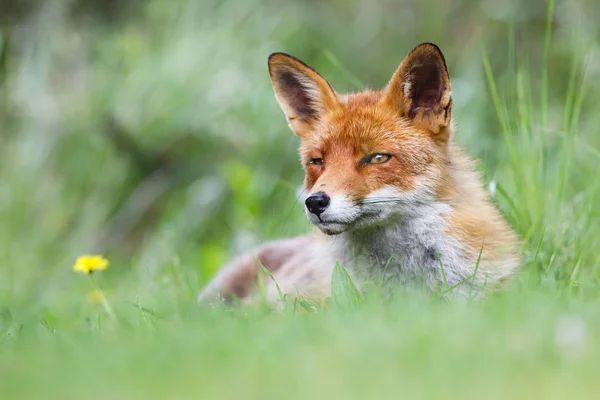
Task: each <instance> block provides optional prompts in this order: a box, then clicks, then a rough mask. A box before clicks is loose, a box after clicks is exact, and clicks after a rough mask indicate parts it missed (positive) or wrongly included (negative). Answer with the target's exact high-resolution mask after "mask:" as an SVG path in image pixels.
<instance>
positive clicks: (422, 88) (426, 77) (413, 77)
mask: <svg viewBox="0 0 600 400" xmlns="http://www.w3.org/2000/svg"><path fill="white" fill-rule="evenodd" d="M429 58H430V59H427V60H425V62H424V63H423V64H421V65H418V66H415V67H413V68H412V69H411V70H410V71H409V73H408V81H409V82H410V96H409V97H410V98H411V99H412V105H411V107H410V110H409V112H408V116H409V118H415V117H416V115H417V113H418V112H419V111H433V110H435V108H436V106H437V105H438V104H439V103H440V101H441V99H442V94H443V89H444V82H443V75H442V74H443V73H444V71H441V70H440V64H439V63H438V62H437V61H438V60H437V59H435V58H433V59H431V58H432V57H429Z"/></svg>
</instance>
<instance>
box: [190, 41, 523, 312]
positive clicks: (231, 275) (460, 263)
mask: <svg viewBox="0 0 600 400" xmlns="http://www.w3.org/2000/svg"><path fill="white" fill-rule="evenodd" d="M268 66H269V74H270V76H271V81H272V83H273V88H274V90H275V97H276V98H277V101H278V102H279V104H280V105H281V108H282V109H283V112H284V114H285V116H286V118H287V121H288V125H289V127H290V128H291V130H292V131H293V132H294V133H295V134H296V135H297V136H298V137H299V138H300V142H301V144H300V156H301V160H302V163H303V167H304V170H305V173H306V175H305V180H304V186H305V188H306V193H307V196H306V198H305V201H304V202H305V211H306V215H307V217H308V219H309V220H310V222H311V223H312V224H313V225H314V226H315V227H316V228H317V230H316V231H315V233H313V234H311V235H306V236H300V237H296V238H288V239H283V240H279V241H273V242H267V243H265V244H264V245H263V246H261V247H259V248H257V249H255V250H254V251H251V252H250V253H248V254H245V255H242V256H241V257H239V258H237V259H235V260H234V261H232V262H231V263H230V264H229V265H226V266H224V267H223V268H222V269H221V270H220V271H219V272H218V274H217V275H216V277H215V278H214V279H213V280H212V281H211V282H210V283H209V284H208V286H207V287H206V288H205V289H204V290H203V291H202V292H201V293H200V295H199V297H198V299H199V301H200V302H202V303H205V302H211V301H212V300H215V299H217V298H225V299H231V298H239V299H241V300H243V301H250V300H252V299H253V297H254V296H255V295H256V282H257V278H258V274H259V272H260V271H261V266H264V267H266V268H267V269H268V270H269V271H270V272H271V274H272V275H273V277H274V280H275V282H276V283H277V286H278V287H279V289H280V290H281V291H282V292H283V293H285V294H286V295H287V296H290V297H302V298H304V299H308V300H312V301H315V302H321V301H323V300H324V299H326V298H327V297H328V296H329V295H330V286H331V274H332V271H333V267H334V266H335V264H336V263H338V262H339V263H340V264H342V265H343V266H344V267H346V268H347V270H348V271H349V273H350V274H351V275H352V277H353V279H354V280H355V283H357V284H358V285H359V286H362V285H364V284H365V283H366V282H370V281H371V282H381V283H382V288H383V290H384V291H388V292H391V291H394V290H402V289H403V288H407V287H412V286H414V285H419V287H422V288H423V290H425V291H426V292H434V291H436V290H440V289H444V288H447V287H450V288H453V289H452V291H453V292H454V293H456V294H457V295H459V296H466V295H467V294H471V293H479V294H483V293H485V292H486V291H489V290H491V289H493V288H498V287H499V286H500V285H501V284H503V283H504V282H506V281H508V280H509V279H510V278H511V277H512V276H513V275H514V274H515V272H516V270H517V267H518V265H519V263H520V260H519V254H518V247H519V242H518V238H517V236H516V235H515V234H514V232H513V231H512V230H511V228H510V226H509V225H508V224H507V222H506V221H505V220H504V218H503V217H502V215H501V214H500V212H499V211H498V209H497V208H496V207H495V206H494V205H493V203H492V202H491V201H490V199H489V196H488V194H487V192H486V191H485V190H484V189H483V184H482V183H483V182H482V179H481V177H480V176H479V174H478V173H477V172H476V171H475V168H474V163H473V161H471V160H470V159H469V158H468V157H467V156H466V155H465V154H463V152H462V151H461V150H460V149H459V148H458V147H457V146H456V145H454V144H453V143H452V134H453V126H452V93H451V88H450V77H449V74H448V70H447V67H446V62H445V60H444V56H443V55H442V52H441V51H440V49H439V48H438V47H437V46H436V45H435V44H432V43H423V44H420V45H418V46H417V47H416V48H414V49H413V50H412V51H411V52H410V53H409V54H408V55H407V56H406V58H405V59H404V60H403V61H402V63H401V64H400V66H399V67H398V69H397V70H396V71H395V72H394V74H393V75H392V78H391V80H390V81H389V83H388V85H387V86H386V87H385V88H384V89H382V90H380V91H371V90H366V91H363V92H360V93H353V94H340V93H337V92H336V91H335V90H334V89H333V88H332V87H331V85H330V84H329V83H328V82H327V81H326V80H325V79H324V78H323V77H322V76H321V75H319V73H317V72H316V71H315V70H314V69H312V68H311V67H309V66H308V65H307V64H305V63H303V62H302V61H300V60H298V59H297V58H294V57H292V56H290V55H288V54H284V53H274V54H271V56H270V57H269V61H268ZM261 273H262V272H261ZM265 281H266V294H267V297H268V298H269V300H271V301H273V302H276V301H277V300H278V299H279V294H278V290H277V288H276V286H275V284H274V282H272V281H271V280H270V279H267V280H265Z"/></svg>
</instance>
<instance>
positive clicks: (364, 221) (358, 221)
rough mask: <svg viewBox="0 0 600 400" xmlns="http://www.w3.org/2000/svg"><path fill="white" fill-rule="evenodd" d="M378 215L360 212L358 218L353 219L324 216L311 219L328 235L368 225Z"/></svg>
mask: <svg viewBox="0 0 600 400" xmlns="http://www.w3.org/2000/svg"><path fill="white" fill-rule="evenodd" d="M376 217H377V215H376V214H375V213H368V214H360V215H358V216H356V218H354V219H352V220H349V221H348V220H339V219H327V218H323V217H319V218H318V219H317V218H312V217H311V218H310V221H311V222H312V223H313V225H315V226H316V227H317V228H319V229H320V230H321V232H323V233H325V234H326V235H337V234H340V233H342V232H345V231H348V230H351V229H355V228H358V227H360V226H364V225H368V222H369V221H373V220H376V219H377V218H376Z"/></svg>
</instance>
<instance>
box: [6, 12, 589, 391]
mask: <svg viewBox="0 0 600 400" xmlns="http://www.w3.org/2000/svg"><path fill="white" fill-rule="evenodd" d="M598 21H600V2H599V1H598V0H570V1H567V0H549V1H541V0H532V1H519V0H504V1H502V0H411V1H409V0H401V1H392V0H329V1H317V0H298V1H286V2H284V1H274V0H273V1H269V0H265V1H260V0H223V1H212V0H202V1H191V0H187V1H183V0H146V1H141V0H129V1H118V0H103V1H99V0H87V1H85V0H52V1H50V0H47V1H42V0H39V1H35V0H0V140H1V142H0V398H2V399H13V398H19V399H22V398H38V399H39V398H57V399H61V400H62V399H66V398H84V397H85V398H87V399H96V398H97V399H105V398H113V399H130V398H160V399H164V398H173V399H183V398H191V399H192V398H193V399H197V398H223V399H231V398H240V397H243V398H261V399H264V398H276V399H281V398H286V399H294V398H297V399H309V398H323V396H320V395H322V394H323V393H327V396H326V398H330V399H337V398H339V399H345V400H346V399H351V398H356V399H364V398H390V397H394V396H392V395H391V394H394V395H398V396H401V395H404V396H405V397H407V398H421V397H422V398H448V397H460V398H461V399H464V398H469V397H471V398H475V399H481V398H484V397H486V396H487V397H486V398H527V399H529V398H532V397H533V398H536V397H542V398H561V399H562V398H565V397H569V398H594V396H596V395H597V393H598V392H599V391H600V387H599V386H598V385H599V381H598V379H597V366H598V365H599V361H598V360H600V343H599V342H598V338H600V317H599V314H598V309H600V290H599V288H600V255H599V253H598V250H597V249H598V248H600V224H599V223H598V222H599V221H600V173H599V165H600V112H599V110H600V25H599V24H598ZM423 41H432V42H435V43H437V44H438V45H439V46H440V47H441V48H442V50H443V51H444V53H445V55H446V60H447V63H448V67H449V71H450V75H451V79H452V87H453V97H454V107H453V111H454V121H455V124H456V128H457V129H456V135H455V140H456V141H457V142H459V143H460V144H461V145H463V147H465V148H466V149H467V151H468V153H469V154H471V155H472V156H473V157H475V158H477V159H478V160H480V163H479V166H478V167H479V169H480V170H481V171H482V172H483V174H484V175H485V178H486V181H493V182H494V185H492V187H494V188H495V190H491V192H493V195H494V196H493V197H494V201H496V202H497V203H498V205H499V207H500V208H501V210H502V212H503V213H504V214H505V215H506V217H507V219H508V220H509V222H510V223H511V225H512V226H513V227H514V228H515V230H516V231H517V232H518V233H519V235H520V236H521V237H522V239H523V246H522V251H523V260H524V262H523V268H522V272H521V273H520V274H519V275H518V276H517V277H516V279H515V281H514V284H513V285H511V286H510V287H508V288H507V289H506V291H504V292H503V293H501V294H499V295H498V296H492V297H491V298H490V299H488V300H487V301H485V302H481V303H472V302H467V303H466V304H465V303H461V302H453V301H447V302H439V301H436V299H435V298H433V299H429V300H424V299H419V298H412V297H409V298H406V299H400V301H399V302H398V303H393V304H387V303H385V302H382V301H377V299H374V300H373V301H371V300H369V301H366V305H365V306H364V307H359V309H358V310H341V311H340V310H338V309H335V308H334V307H331V308H326V309H324V310H320V311H319V312H317V313H311V312H310V311H315V310H314V309H311V308H310V307H309V308H308V311H306V310H304V309H300V310H299V309H298V308H297V307H296V304H294V305H293V307H288V308H287V309H286V311H285V312H284V313H272V312H270V311H269V310H265V309H264V308H261V307H258V308H257V309H256V310H254V309H251V310H247V309H241V310H230V309H228V310H221V309H216V310H204V309H200V308H198V307H197V306H196V305H195V296H196V294H197V292H198V290H199V289H200V288H201V287H202V286H203V285H204V284H205V283H206V282H207V280H208V279H209V278H210V277H211V276H212V275H213V274H214V273H215V271H216V270H217V269H218V268H219V266H220V265H222V264H223V263H224V262H226V261H227V260H229V259H231V258H232V257H234V256H235V255H236V254H238V253H240V252H242V251H244V250H247V249H249V248H251V247H252V246H254V245H256V244H258V243H260V242H262V241H263V240H266V239H271V238H278V237H285V236H291V235H294V234H298V233H302V232H307V231H309V230H310V229H311V227H310V226H309V224H308V222H307V221H306V219H305V216H304V212H303V207H302V201H299V197H298V196H299V189H300V187H301V185H302V177H303V173H302V170H301V167H300V164H299V162H298V155H297V146H298V139H297V138H296V137H294V135H293V134H292V132H291V131H290V130H289V129H288V128H287V126H286V122H285V118H284V116H283V113H282V112H281V110H280V108H279V106H278V104H277V102H276V101H275V98H274V96H273V90H272V88H271V82H270V79H269V76H268V73H267V57H268V55H269V54H270V53H271V52H274V51H285V52H288V53H291V54H293V55H295V56H297V57H299V58H301V59H302V60H304V61H305V62H307V63H308V64H310V65H312V66H313V67H315V68H316V69H317V70H318V71H320V72H321V73H322V74H323V75H324V76H325V77H326V78H327V79H328V80H329V81H330V82H331V83H332V85H333V86H334V87H335V88H336V89H337V90H338V91H341V92H344V91H358V90H361V89H363V88H365V87H373V88H381V87H383V86H384V85H385V84H386V82H387V81H388V79H389V78H390V77H391V75H392V73H393V72H394V70H395V69H396V68H397V66H398V65H399V63H400V62H401V60H402V59H403V58H404V56H405V55H406V54H407V53H408V51H409V50H410V49H412V48H413V47H414V46H416V45H417V44H418V43H420V42H423ZM88 253H92V254H94V253H99V254H102V255H104V256H106V257H107V258H108V259H110V261H111V264H110V267H109V268H108V269H107V270H106V271H102V272H99V273H98V274H95V275H94V278H95V279H96V284H97V285H99V286H100V287H101V288H102V290H103V291H104V293H105V296H106V297H105V298H106V299H107V303H102V302H101V303H100V304H97V303H98V301H97V300H96V301H94V299H93V298H91V299H90V298H89V292H90V290H91V289H92V287H93V285H90V283H91V282H90V280H89V279H88V277H86V276H83V275H81V274H75V273H74V272H73V271H72V270H71V268H72V265H73V263H74V261H75V259H76V257H77V256H79V255H81V254H88ZM334 300H335V299H334ZM379 300H381V299H379Z"/></svg>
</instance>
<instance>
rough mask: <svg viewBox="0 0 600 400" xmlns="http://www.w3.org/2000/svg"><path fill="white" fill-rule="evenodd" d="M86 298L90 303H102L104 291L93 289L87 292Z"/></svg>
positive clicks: (104, 298)
mask: <svg viewBox="0 0 600 400" xmlns="http://www.w3.org/2000/svg"><path fill="white" fill-rule="evenodd" d="M87 298H88V300H89V302H90V303H92V304H96V305H98V304H102V303H103V302H104V300H106V297H105V296H104V292H103V291H102V290H100V289H94V290H92V291H91V292H88V294H87Z"/></svg>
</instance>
